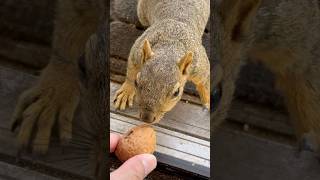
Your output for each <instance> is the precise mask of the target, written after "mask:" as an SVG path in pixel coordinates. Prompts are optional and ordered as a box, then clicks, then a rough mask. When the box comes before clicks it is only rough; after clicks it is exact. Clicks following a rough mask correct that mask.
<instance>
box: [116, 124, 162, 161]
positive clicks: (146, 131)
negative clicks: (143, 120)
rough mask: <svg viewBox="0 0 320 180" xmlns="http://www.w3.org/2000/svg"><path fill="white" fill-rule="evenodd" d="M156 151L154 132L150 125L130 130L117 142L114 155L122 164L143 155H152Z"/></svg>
mask: <svg viewBox="0 0 320 180" xmlns="http://www.w3.org/2000/svg"><path fill="white" fill-rule="evenodd" d="M155 149H156V132H155V131H154V129H153V128H152V127H151V126H150V125H140V126H136V127H134V128H132V129H130V130H129V131H128V132H127V133H126V134H125V135H124V136H123V137H122V138H121V139H120V141H119V143H118V145H117V148H116V150H115V154H116V156H117V157H118V159H119V160H120V161H122V162H124V161H126V160H128V159H129V158H131V157H133V156H135V155H138V154H144V153H150V154H152V153H153V152H154V151H155Z"/></svg>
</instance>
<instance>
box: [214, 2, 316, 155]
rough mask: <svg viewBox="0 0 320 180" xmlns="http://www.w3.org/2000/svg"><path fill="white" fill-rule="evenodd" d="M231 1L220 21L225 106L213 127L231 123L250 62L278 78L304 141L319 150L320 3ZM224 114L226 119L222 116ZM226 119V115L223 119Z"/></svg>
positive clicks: (224, 9)
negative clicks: (237, 87)
mask: <svg viewBox="0 0 320 180" xmlns="http://www.w3.org/2000/svg"><path fill="white" fill-rule="evenodd" d="M260 4H261V2H260V0H245V1H236V0H225V1H222V2H221V4H220V12H218V13H217V14H218V16H219V17H220V18H221V25H222V27H223V30H222V33H221V34H220V36H221V37H222V38H221V39H222V42H221V43H222V48H221V52H220V53H221V63H220V65H221V66H222V69H223V78H222V81H221V83H222V86H223V88H222V92H223V95H222V98H221V105H220V107H219V108H218V109H217V111H216V112H214V113H213V114H214V115H216V116H213V117H212V121H213V127H217V126H218V125H219V124H220V123H221V122H222V120H223V119H224V118H225V114H226V111H227V109H228V108H229V106H230V103H231V100H232V98H231V97H232V94H233V91H234V82H235V80H236V78H237V76H238V71H239V68H240V62H241V61H242V60H244V59H245V58H246V57H250V58H251V59H254V60H256V61H258V62H261V63H263V64H264V65H265V66H266V67H267V68H269V69H270V70H271V71H272V72H273V73H274V75H275V78H276V83H277V87H278V88H279V89H280V90H281V91H282V92H283V95H284V97H285V99H286V104H287V107H288V111H289V113H290V117H291V119H292V120H293V122H294V126H295V129H296V133H297V136H298V137H299V139H301V140H302V139H303V138H307V140H308V141H309V143H310V144H311V145H312V146H313V147H312V148H313V149H314V150H317V149H318V150H319V147H320V146H319V145H320V101H319V100H320V83H319V81H320V78H319V76H320V65H319V64H320V58H319V53H317V52H318V51H319V46H318V44H319V42H320V37H319V35H318V32H319V29H320V24H319V19H320V8H319V4H318V1H314V0H308V1H306V2H301V1H297V0H293V1H288V2H287V1H279V2H276V3H274V2H270V5H266V4H262V5H260ZM221 114H222V115H221ZM219 115H220V116H219Z"/></svg>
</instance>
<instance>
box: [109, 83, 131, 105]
mask: <svg viewBox="0 0 320 180" xmlns="http://www.w3.org/2000/svg"><path fill="white" fill-rule="evenodd" d="M134 95H135V88H134V87H133V86H132V85H130V84H129V83H127V82H124V83H123V84H122V86H121V88H120V89H119V90H118V91H117V92H116V95H115V98H114V101H113V103H114V107H115V108H116V109H120V110H125V109H126V105H127V104H128V105H129V107H132V105H133V98H134Z"/></svg>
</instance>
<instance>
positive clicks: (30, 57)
mask: <svg viewBox="0 0 320 180" xmlns="http://www.w3.org/2000/svg"><path fill="white" fill-rule="evenodd" d="M50 54H51V48H50V46H49V45H48V46H44V45H39V44H35V43H31V42H26V41H18V40H13V39H9V38H5V37H0V56H2V57H5V58H7V59H9V60H10V61H15V62H18V63H21V64H24V65H25V66H28V67H32V68H36V69H42V68H44V67H45V66H46V65H47V64H48V62H49V59H50Z"/></svg>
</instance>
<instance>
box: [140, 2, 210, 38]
mask: <svg viewBox="0 0 320 180" xmlns="http://www.w3.org/2000/svg"><path fill="white" fill-rule="evenodd" d="M137 12H138V17H139V20H140V22H141V24H143V25H144V26H150V25H152V24H154V23H155V22H159V21H163V20H167V19H172V20H176V21H179V22H183V23H186V24H187V25H188V26H190V27H192V28H194V30H195V31H196V32H197V34H198V35H200V37H201V36H202V35H203V32H204V29H205V26H206V24H207V21H208V19H209V13H210V1H209V0H139V1H138V9H137Z"/></svg>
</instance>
